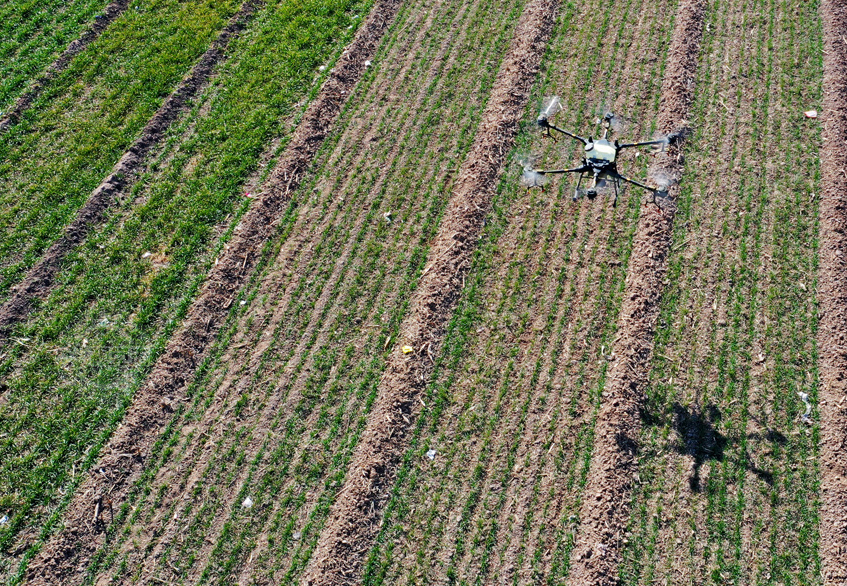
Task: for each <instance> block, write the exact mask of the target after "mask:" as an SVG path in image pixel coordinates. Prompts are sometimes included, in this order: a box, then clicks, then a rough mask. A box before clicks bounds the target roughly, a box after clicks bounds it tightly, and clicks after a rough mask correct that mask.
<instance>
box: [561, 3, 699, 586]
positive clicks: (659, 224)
mask: <svg viewBox="0 0 847 586" xmlns="http://www.w3.org/2000/svg"><path fill="white" fill-rule="evenodd" d="M706 4H707V3H706V2H705V0H684V1H683V2H682V3H681V4H680V6H679V8H678V11H677V17H676V25H675V28H674V33H673V39H672V42H671V47H670V50H669V57H668V64H667V68H666V74H665V80H664V83H663V88H662V101H661V105H660V107H659V116H658V129H659V130H660V131H662V132H670V131H672V130H674V129H676V128H678V127H680V126H683V125H684V124H685V119H686V117H687V116H688V111H689V107H690V105H691V102H692V98H693V90H694V73H695V71H696V67H697V61H698V56H699V52H700V51H699V50H700V40H701V38H702V32H703V21H704V16H705V11H706ZM651 172H653V173H656V172H664V173H667V174H669V175H670V176H671V177H674V178H675V179H679V177H680V175H681V172H682V158H681V153H680V152H679V149H678V147H672V148H671V149H669V151H668V152H667V153H666V154H665V155H664V156H662V157H661V158H660V159H659V160H658V161H657V162H656V163H654V164H653V165H651ZM677 193H678V190H677V189H676V188H673V189H672V190H671V196H670V198H668V200H667V201H666V202H664V203H665V205H664V206H663V208H664V210H663V213H661V214H659V213H657V212H656V210H655V209H652V208H651V207H650V206H648V207H645V208H644V211H643V212H642V214H641V218H640V220H639V224H638V228H637V232H636V235H635V242H634V245H633V253H632V257H631V260H630V265H629V267H628V274H627V280H626V288H625V291H624V301H623V305H622V308H621V318H620V323H619V329H618V332H619V336H618V342H617V343H616V344H615V345H614V354H615V355H616V356H617V360H615V362H614V364H613V366H612V369H611V371H610V374H609V379H608V382H607V384H606V388H605V390H604V392H603V403H602V405H601V407H600V410H599V413H598V415H597V422H596V427H595V431H594V433H595V435H594V447H593V452H592V459H591V466H590V470H589V476H588V481H587V484H586V488H585V498H584V499H583V501H582V505H581V507H580V527H579V532H578V534H577V540H576V547H575V548H574V552H573V555H572V560H571V563H572V565H571V571H570V574H569V577H568V583H569V584H574V585H577V584H594V585H606V584H616V583H617V582H618V580H617V567H618V565H619V563H620V561H621V547H622V545H623V538H624V533H625V531H626V523H627V520H628V516H629V507H628V504H629V493H630V489H631V487H632V483H633V480H634V473H635V453H636V448H637V443H636V442H637V438H638V434H639V430H640V417H639V415H640V414H639V410H640V407H641V405H642V396H643V388H644V386H645V384H646V383H647V375H648V372H649V364H650V355H651V351H652V338H653V332H654V329H655V324H656V317H657V315H658V310H659V301H660V299H661V295H662V291H663V289H664V284H663V282H664V275H665V271H666V268H667V265H666V261H667V256H668V253H669V250H670V243H671V236H672V229H673V220H674V216H675V211H676V210H675V205H674V200H675V198H676V196H677Z"/></svg>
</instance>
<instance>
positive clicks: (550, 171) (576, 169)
mask: <svg viewBox="0 0 847 586" xmlns="http://www.w3.org/2000/svg"><path fill="white" fill-rule="evenodd" d="M587 170H588V167H586V166H585V165H583V166H581V167H574V168H573V169H536V170H535V172H536V173H541V174H542V175H555V174H561V173H582V172H584V171H587Z"/></svg>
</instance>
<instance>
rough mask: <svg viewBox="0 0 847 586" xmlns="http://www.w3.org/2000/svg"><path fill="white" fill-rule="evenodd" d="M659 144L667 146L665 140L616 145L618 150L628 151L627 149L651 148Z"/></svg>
mask: <svg viewBox="0 0 847 586" xmlns="http://www.w3.org/2000/svg"><path fill="white" fill-rule="evenodd" d="M660 144H664V145H666V144H668V141H667V140H666V139H663V138H660V139H659V140H645V141H642V142H626V143H624V144H619V145H618V150H621V149H628V148H629V147H640V146H652V145H660Z"/></svg>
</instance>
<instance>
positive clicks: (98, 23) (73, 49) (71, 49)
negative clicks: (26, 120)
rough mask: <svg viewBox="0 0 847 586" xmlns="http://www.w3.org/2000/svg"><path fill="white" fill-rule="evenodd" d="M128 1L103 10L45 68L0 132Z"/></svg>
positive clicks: (3, 121)
mask: <svg viewBox="0 0 847 586" xmlns="http://www.w3.org/2000/svg"><path fill="white" fill-rule="evenodd" d="M129 3H130V0H115V1H114V2H112V3H111V4H109V5H108V6H106V8H104V9H103V15H102V16H99V17H95V19H94V24H92V25H91V27H90V28H89V29H88V30H87V31H85V32H84V33H82V34H81V35H80V37H79V38H78V39H76V40H75V41H73V42H72V43H71V44H70V45H68V48H67V49H65V50H64V51H63V52H62V54H61V55H59V57H58V58H57V59H56V60H55V61H54V62H53V63H52V64H51V65H50V66H49V67H48V68H47V71H46V72H45V73H44V74H42V75H41V77H39V79H37V80H36V81H35V82H34V83H33V85H32V87H31V88H30V89H29V90H28V91H27V92H25V93H24V94H23V95H22V96H21V97H19V98H18V99H17V101H16V102H15V105H14V106H12V109H11V110H10V111H9V113H8V114H6V115H5V116H4V117H3V118H2V119H0V132H3V131H4V130H6V129H7V128H9V127H10V126H12V125H13V124H16V123H17V122H18V120H20V118H21V114H23V113H24V111H25V110H26V109H27V108H29V107H30V106H31V105H32V103H33V102H34V101H35V100H36V99H37V98H38V96H39V95H41V92H42V91H43V90H44V87H45V86H46V85H47V84H48V83H50V81H51V80H53V79H54V78H55V77H56V76H57V75H58V74H60V73H61V72H62V71H63V70H64V69H65V68H66V67H67V66H68V63H70V62H71V59H73V58H74V57H75V56H76V55H78V54H79V53H81V52H82V51H84V50H85V48H86V47H87V46H88V45H90V44H91V43H92V42H94V40H96V39H97V37H99V36H100V34H101V33H102V32H103V31H104V30H106V27H108V26H109V25H110V24H111V23H112V22H113V21H114V20H115V19H116V18H118V17H119V16H120V15H121V14H122V13H123V12H124V11H125V10H126V9H127V8H128V7H129Z"/></svg>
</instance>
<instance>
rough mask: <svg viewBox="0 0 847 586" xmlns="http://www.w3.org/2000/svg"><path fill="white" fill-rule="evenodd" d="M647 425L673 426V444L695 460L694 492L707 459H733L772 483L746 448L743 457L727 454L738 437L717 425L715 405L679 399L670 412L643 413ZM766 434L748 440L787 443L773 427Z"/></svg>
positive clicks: (691, 483)
mask: <svg viewBox="0 0 847 586" xmlns="http://www.w3.org/2000/svg"><path fill="white" fill-rule="evenodd" d="M641 418H642V421H643V422H644V424H645V425H652V426H670V427H671V428H672V429H673V430H674V431H675V435H676V437H675V438H674V441H673V443H672V449H673V450H674V451H675V452H676V453H678V454H681V455H683V456H688V457H690V458H692V460H693V468H692V472H691V476H689V478H688V484H689V486H690V488H691V491H692V492H701V491H702V490H703V486H702V484H701V481H700V469H701V468H702V466H703V464H704V463H706V462H708V461H716V462H724V461H728V462H732V463H734V464H736V465H740V466H743V467H744V468H746V469H747V470H749V471H750V472H752V473H753V474H755V475H756V476H758V477H759V478H760V479H761V480H763V481H764V482H766V483H768V484H773V473H772V472H769V471H768V470H765V469H762V468H759V467H757V466H756V465H755V464H754V463H753V459H752V457H751V456H750V454H749V453H748V452H747V450H746V449H745V450H744V453H743V454H741V456H740V457H733V456H728V455H727V454H726V449H727V447H729V446H730V445H731V444H736V443H738V438H732V437H727V436H725V435H723V434H721V433H720V432H719V431H718V430H717V429H716V428H715V426H716V424H717V423H718V422H719V421H720V420H721V412H720V410H719V409H718V408H717V407H716V406H715V405H711V404H710V405H707V406H705V407H704V408H701V407H699V406H693V407H691V408H687V407H683V406H682V405H680V404H679V403H677V402H674V403H673V405H672V406H671V409H670V413H669V414H656V412H650V411H648V410H644V411H642V413H641ZM766 429H767V431H766V432H764V433H751V434H748V435H747V439H751V440H754V441H755V440H759V441H762V440H763V441H768V442H771V443H776V444H785V443H786V442H787V441H788V440H787V438H786V437H785V436H784V435H783V434H781V433H779V432H778V431H775V430H773V429H770V428H766Z"/></svg>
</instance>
